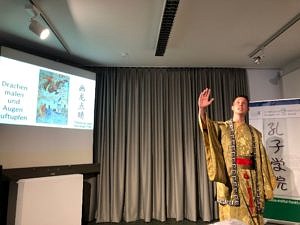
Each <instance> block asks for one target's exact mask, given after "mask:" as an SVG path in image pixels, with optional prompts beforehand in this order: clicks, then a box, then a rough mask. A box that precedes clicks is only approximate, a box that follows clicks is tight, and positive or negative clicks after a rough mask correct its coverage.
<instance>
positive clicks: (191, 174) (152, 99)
mask: <svg viewBox="0 0 300 225" xmlns="http://www.w3.org/2000/svg"><path fill="white" fill-rule="evenodd" d="M205 87H210V88H211V89H212V95H213V97H214V98H215V102H214V103H213V105H212V106H211V107H210V108H209V112H208V113H209V114H210V116H211V118H213V119H217V120H224V119H228V118H230V116H231V101H232V99H233V98H234V96H235V95H237V94H248V83H247V77H246V71H245V70H244V69H219V68H215V69H214V68H101V69H99V70H98V71H97V91H96V99H97V100H96V103H97V105H96V120H95V121H96V123H95V131H94V132H95V135H94V141H95V145H94V146H95V156H96V157H95V158H96V161H97V162H99V163H100V174H99V176H98V197H97V213H96V221H97V222H120V221H122V220H124V221H126V222H130V221H136V220H140V219H142V220H145V221H146V222H148V221H151V220H152V219H157V220H160V221H165V220H166V219H167V218H175V219H176V220H177V221H179V220H183V219H188V220H191V221H197V220H198V219H199V218H201V219H202V220H204V221H210V220H212V219H215V218H216V216H217V215H216V214H215V203H214V188H213V184H212V183H211V182H209V181H208V178H207V174H206V162H205V155H204V149H203V144H202V140H201V135H200V129H199V126H198V116H197V110H198V109H197V100H198V94H199V93H200V91H201V90H202V89H204V88H205Z"/></svg>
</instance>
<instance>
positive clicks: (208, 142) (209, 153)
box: [199, 116, 228, 184]
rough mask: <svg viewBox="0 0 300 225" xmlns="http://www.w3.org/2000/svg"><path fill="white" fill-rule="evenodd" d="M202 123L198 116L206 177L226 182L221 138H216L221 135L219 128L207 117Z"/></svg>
mask: <svg viewBox="0 0 300 225" xmlns="http://www.w3.org/2000/svg"><path fill="white" fill-rule="evenodd" d="M204 124H205V125H204ZM204 124H203V121H202V120H201V118H200V116H199V125H200V129H201V131H202V136H203V140H204V145H205V155H206V163H207V173H208V178H209V179H210V180H211V181H216V182H220V183H223V184H227V183H228V180H227V178H228V175H227V174H226V167H225V161H224V156H223V149H222V145H221V140H219V138H218V137H219V136H221V135H220V132H221V130H220V129H219V127H218V123H217V122H215V121H212V120H210V119H209V118H208V117H206V121H205V123H204Z"/></svg>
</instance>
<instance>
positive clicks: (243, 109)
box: [231, 97, 249, 115]
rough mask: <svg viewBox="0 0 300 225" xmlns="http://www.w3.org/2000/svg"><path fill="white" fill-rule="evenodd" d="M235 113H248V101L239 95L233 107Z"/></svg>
mask: <svg viewBox="0 0 300 225" xmlns="http://www.w3.org/2000/svg"><path fill="white" fill-rule="evenodd" d="M231 109H232V111H233V113H234V114H243V115H246V114H247V113H248V110H249V108H248V101H247V99H246V98H244V97H237V98H236V99H235V100H234V102H233V104H232V107H231Z"/></svg>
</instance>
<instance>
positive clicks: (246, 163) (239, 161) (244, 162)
mask: <svg viewBox="0 0 300 225" xmlns="http://www.w3.org/2000/svg"><path fill="white" fill-rule="evenodd" d="M236 164H238V165H243V166H252V165H253V160H252V159H249V158H239V157H237V158H236Z"/></svg>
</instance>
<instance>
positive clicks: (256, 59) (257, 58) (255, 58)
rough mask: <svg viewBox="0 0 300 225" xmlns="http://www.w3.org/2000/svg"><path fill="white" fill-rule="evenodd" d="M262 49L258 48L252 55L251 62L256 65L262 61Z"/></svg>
mask: <svg viewBox="0 0 300 225" xmlns="http://www.w3.org/2000/svg"><path fill="white" fill-rule="evenodd" d="M263 58H264V50H263V49H260V50H259V51H258V52H257V53H256V54H255V55H254V56H252V59H253V62H254V63H255V64H257V65H259V64H262V63H263Z"/></svg>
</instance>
